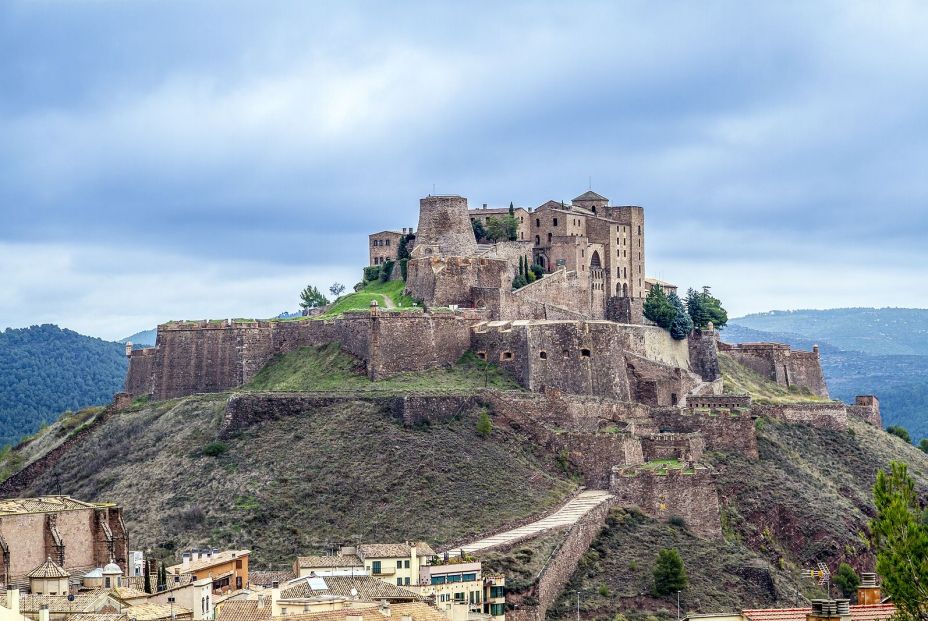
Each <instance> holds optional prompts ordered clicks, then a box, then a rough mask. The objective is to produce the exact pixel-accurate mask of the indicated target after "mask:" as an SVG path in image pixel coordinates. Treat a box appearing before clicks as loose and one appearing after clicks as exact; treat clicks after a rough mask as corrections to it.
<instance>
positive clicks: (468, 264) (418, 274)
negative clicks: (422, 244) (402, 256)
mask: <svg viewBox="0 0 928 621" xmlns="http://www.w3.org/2000/svg"><path fill="white" fill-rule="evenodd" d="M406 275H407V277H406V291H407V293H408V294H409V295H411V296H412V297H414V298H417V299H419V300H422V301H423V302H424V303H425V305H426V306H449V305H452V304H457V305H459V306H467V307H472V306H475V299H474V298H475V293H474V288H475V287H476V288H483V289H491V290H492V289H495V290H498V291H499V290H504V291H505V290H508V289H510V288H511V287H512V279H513V277H514V275H515V270H514V269H513V268H512V266H511V265H510V264H509V263H508V262H507V261H506V260H501V259H493V258H486V257H457V256H455V257H438V256H431V257H423V258H418V259H412V260H410V261H409V264H408V266H407V272H406Z"/></svg>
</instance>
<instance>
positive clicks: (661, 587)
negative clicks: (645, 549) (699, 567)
mask: <svg viewBox="0 0 928 621" xmlns="http://www.w3.org/2000/svg"><path fill="white" fill-rule="evenodd" d="M686 583H687V578H686V569H685V568H684V567H683V559H682V558H680V553H679V552H677V551H676V550H675V549H674V548H664V549H663V550H661V551H660V552H659V553H658V555H657V564H656V565H655V566H654V592H655V593H656V594H657V595H670V594H671V593H676V592H677V591H682V590H683V589H684V588H685V587H686Z"/></svg>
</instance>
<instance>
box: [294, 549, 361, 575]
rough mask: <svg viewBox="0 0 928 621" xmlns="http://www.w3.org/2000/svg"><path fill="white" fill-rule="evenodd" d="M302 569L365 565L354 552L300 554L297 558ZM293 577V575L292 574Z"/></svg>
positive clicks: (297, 562)
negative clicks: (320, 554)
mask: <svg viewBox="0 0 928 621" xmlns="http://www.w3.org/2000/svg"><path fill="white" fill-rule="evenodd" d="M296 564H297V566H298V567H299V568H300V569H320V568H323V567H364V563H363V562H362V561H361V559H359V558H358V557H357V556H355V555H354V554H344V555H337V556H300V557H298V558H297V559H296ZM291 577H292V576H291Z"/></svg>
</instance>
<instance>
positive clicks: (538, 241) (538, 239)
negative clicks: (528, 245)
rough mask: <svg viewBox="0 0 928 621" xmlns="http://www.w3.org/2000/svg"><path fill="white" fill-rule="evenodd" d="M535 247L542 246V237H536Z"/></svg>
mask: <svg viewBox="0 0 928 621" xmlns="http://www.w3.org/2000/svg"><path fill="white" fill-rule="evenodd" d="M535 245H536V246H540V245H541V237H540V236H539V235H536V236H535Z"/></svg>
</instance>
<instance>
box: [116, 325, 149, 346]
mask: <svg viewBox="0 0 928 621" xmlns="http://www.w3.org/2000/svg"><path fill="white" fill-rule="evenodd" d="M156 336H158V329H157V328H152V329H151V330H142V331H141V332H136V333H135V334H133V335H132V336H127V337H126V338H124V339H120V340H119V342H120V343H123V344H125V343H132V345H133V346H135V347H139V346H146V347H154V346H155V337H156Z"/></svg>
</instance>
